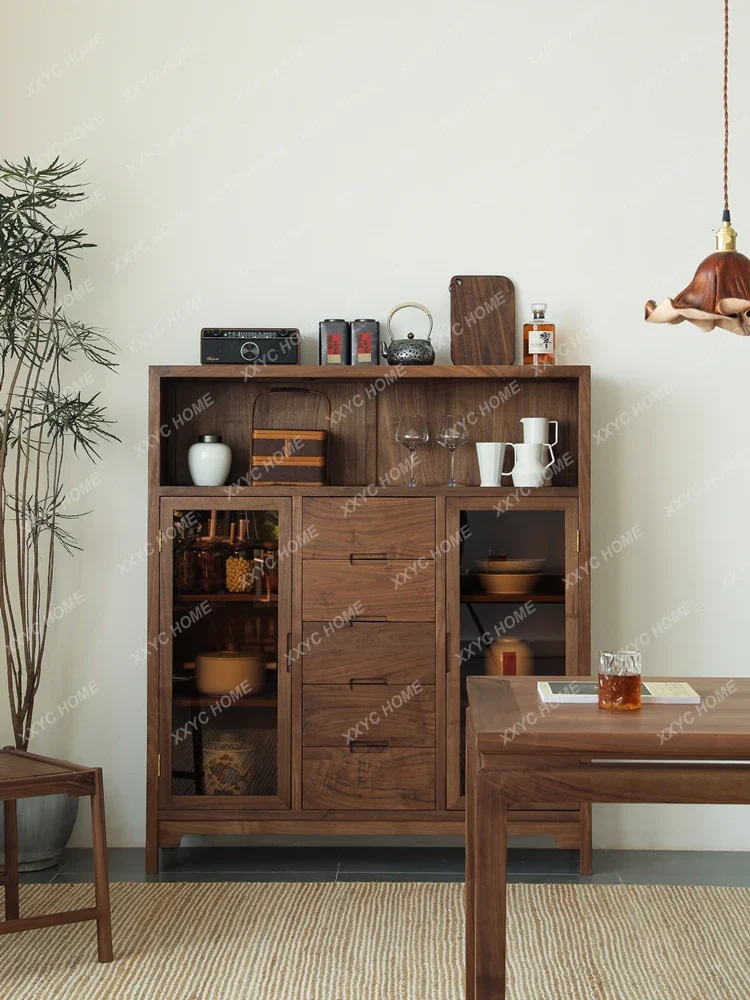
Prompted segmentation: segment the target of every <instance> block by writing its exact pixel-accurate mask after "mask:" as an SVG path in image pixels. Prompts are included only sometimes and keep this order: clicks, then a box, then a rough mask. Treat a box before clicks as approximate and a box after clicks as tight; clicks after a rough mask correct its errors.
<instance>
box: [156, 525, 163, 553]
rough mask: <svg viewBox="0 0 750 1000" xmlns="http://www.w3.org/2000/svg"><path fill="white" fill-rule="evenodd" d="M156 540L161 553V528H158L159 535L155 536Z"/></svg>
mask: <svg viewBox="0 0 750 1000" xmlns="http://www.w3.org/2000/svg"><path fill="white" fill-rule="evenodd" d="M156 540H157V541H158V543H159V551H160V552H161V542H162V533H161V528H159V533H158V534H157V536H156Z"/></svg>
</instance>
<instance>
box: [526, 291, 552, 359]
mask: <svg viewBox="0 0 750 1000" xmlns="http://www.w3.org/2000/svg"><path fill="white" fill-rule="evenodd" d="M531 309H532V311H533V313H534V318H533V320H532V322H531V323H524V325H523V363H524V364H525V365H554V363H555V324H554V323H548V322H547V321H546V320H545V318H544V314H545V312H546V311H547V303H546V302H532V303H531Z"/></svg>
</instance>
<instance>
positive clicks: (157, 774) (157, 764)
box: [156, 753, 161, 778]
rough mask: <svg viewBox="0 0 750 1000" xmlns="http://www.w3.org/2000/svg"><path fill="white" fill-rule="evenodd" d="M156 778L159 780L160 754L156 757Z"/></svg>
mask: <svg viewBox="0 0 750 1000" xmlns="http://www.w3.org/2000/svg"><path fill="white" fill-rule="evenodd" d="M156 777H157V778H161V754H160V753H158V754H157V755H156Z"/></svg>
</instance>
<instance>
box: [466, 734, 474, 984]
mask: <svg viewBox="0 0 750 1000" xmlns="http://www.w3.org/2000/svg"><path fill="white" fill-rule="evenodd" d="M475 774H476V759H475V755H474V754H472V752H471V739H470V738H469V735H468V734H467V739H466V897H465V902H466V919H465V926H466V1000H475V986H476V982H475V974H476V972H475V967H474V915H475V909H474V907H475V900H474V895H475V893H474V836H475V824H474V805H475V803H474V785H475Z"/></svg>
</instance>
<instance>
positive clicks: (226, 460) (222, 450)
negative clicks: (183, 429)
mask: <svg viewBox="0 0 750 1000" xmlns="http://www.w3.org/2000/svg"><path fill="white" fill-rule="evenodd" d="M231 465H232V449H231V448H230V447H229V445H228V444H222V441H221V435H220V434H201V436H200V437H199V438H198V440H197V441H196V443H195V444H193V445H191V446H190V449H189V451H188V468H189V469H190V478H191V479H192V480H193V485H194V486H223V485H224V483H225V482H226V481H227V476H228V475H229V469H230V467H231Z"/></svg>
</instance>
